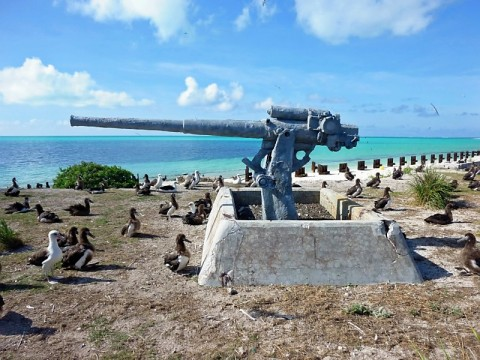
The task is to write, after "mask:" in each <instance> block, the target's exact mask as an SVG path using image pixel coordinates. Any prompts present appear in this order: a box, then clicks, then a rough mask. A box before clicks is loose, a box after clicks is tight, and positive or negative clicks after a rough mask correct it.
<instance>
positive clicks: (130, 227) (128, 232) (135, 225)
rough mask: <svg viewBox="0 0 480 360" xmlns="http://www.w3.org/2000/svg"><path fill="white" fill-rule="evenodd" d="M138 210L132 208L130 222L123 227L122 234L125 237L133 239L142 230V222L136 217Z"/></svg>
mask: <svg viewBox="0 0 480 360" xmlns="http://www.w3.org/2000/svg"><path fill="white" fill-rule="evenodd" d="M137 214H138V213H137V210H136V209H135V208H133V207H132V208H130V218H129V219H128V222H127V223H126V224H125V225H123V227H122V230H121V231H120V232H121V234H122V235H123V236H125V237H132V236H135V235H136V234H137V232H138V231H139V230H140V226H141V224H140V220H138V219H137V218H136V216H135V215H137Z"/></svg>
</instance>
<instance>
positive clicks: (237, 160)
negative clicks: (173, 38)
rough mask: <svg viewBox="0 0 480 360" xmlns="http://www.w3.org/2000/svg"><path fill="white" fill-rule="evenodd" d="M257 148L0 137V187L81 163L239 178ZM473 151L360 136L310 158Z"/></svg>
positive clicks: (334, 163) (438, 142) (232, 143)
mask: <svg viewBox="0 0 480 360" xmlns="http://www.w3.org/2000/svg"><path fill="white" fill-rule="evenodd" d="M260 145H261V140H257V139H238V138H225V137H215V136H101V137H100V136H98V137H97V136H81V137H0V187H7V186H9V185H10V184H11V179H12V177H16V178H17V180H18V181H19V184H20V185H21V186H26V184H27V183H30V184H32V185H33V184H36V183H37V182H41V183H45V182H46V181H49V182H50V183H53V179H54V178H55V177H56V175H57V173H58V171H59V170H60V169H62V168H66V167H68V166H70V165H74V164H78V163H80V162H81V161H93V162H96V163H99V164H103V165H117V166H121V167H122V168H125V169H127V170H130V171H131V172H133V173H134V174H139V175H140V176H143V174H145V173H147V174H149V175H150V176H151V177H152V178H155V177H156V175H157V174H162V175H167V176H168V178H169V179H173V178H174V177H175V176H176V175H180V174H186V173H192V172H193V171H194V170H199V171H200V172H201V173H202V174H203V175H207V176H218V175H220V174H222V175H224V176H232V175H235V174H237V173H239V174H243V172H244V170H245V165H244V164H243V163H242V162H241V160H242V158H243V157H248V158H249V159H252V158H253V156H254V155H255V154H256V153H257V151H258V150H259V148H260ZM472 150H475V151H478V150H480V139H478V138H388V137H370V138H369V137H362V139H361V141H360V142H359V143H358V145H357V147H356V148H353V149H350V150H346V149H342V150H340V151H339V152H330V151H329V150H328V149H327V148H326V147H323V146H317V147H316V148H315V150H314V151H313V152H312V154H311V156H310V157H311V159H312V160H313V161H315V162H316V163H321V164H324V165H329V169H332V170H336V169H338V163H340V162H347V163H349V166H351V167H352V168H356V163H357V161H358V160H366V161H367V165H368V166H371V163H370V161H371V160H372V159H385V160H386V159H387V158H388V157H393V158H398V157H399V156H411V155H418V156H420V155H422V154H425V155H429V154H433V153H436V154H439V153H446V152H453V151H472ZM307 168H309V165H307Z"/></svg>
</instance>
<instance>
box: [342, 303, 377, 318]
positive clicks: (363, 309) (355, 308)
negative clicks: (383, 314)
mask: <svg viewBox="0 0 480 360" xmlns="http://www.w3.org/2000/svg"><path fill="white" fill-rule="evenodd" d="M346 313H347V314H350V315H367V316H370V315H372V314H373V311H372V310H371V309H370V308H369V307H368V306H366V305H363V304H358V303H355V304H352V305H350V306H349V307H348V308H347V309H346Z"/></svg>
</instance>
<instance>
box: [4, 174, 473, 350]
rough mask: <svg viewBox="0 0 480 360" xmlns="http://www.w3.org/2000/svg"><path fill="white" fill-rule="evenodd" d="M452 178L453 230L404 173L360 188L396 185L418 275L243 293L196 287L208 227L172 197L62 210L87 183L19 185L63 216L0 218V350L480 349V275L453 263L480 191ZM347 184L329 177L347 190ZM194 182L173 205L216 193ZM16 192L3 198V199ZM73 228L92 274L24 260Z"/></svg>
mask: <svg viewBox="0 0 480 360" xmlns="http://www.w3.org/2000/svg"><path fill="white" fill-rule="evenodd" d="M447 176H448V177H451V178H456V179H459V180H460V183H461V187H460V189H459V191H457V192H456V196H457V198H456V199H455V200H456V201H457V202H458V203H459V204H461V205H462V207H461V208H460V209H459V210H456V211H455V213H454V223H453V224H451V225H448V226H444V227H442V226H434V225H428V224H425V223H424V222H423V218H424V217H426V216H427V215H429V214H431V213H432V210H429V209H423V208H419V207H418V206H416V205H415V204H414V203H413V202H412V199H411V196H410V195H409V193H408V191H407V186H406V184H407V181H408V180H399V181H394V180H390V179H382V186H381V187H382V189H378V190H377V189H368V190H365V192H364V194H363V197H362V198H360V199H359V200H358V201H359V202H360V203H363V204H365V206H367V207H371V206H372V204H373V200H375V199H376V198H378V197H379V196H380V195H381V194H382V192H383V187H384V186H387V185H388V184H389V182H390V184H391V185H389V186H391V187H392V189H394V191H395V193H394V194H393V196H394V204H393V208H394V210H392V211H389V212H385V215H386V216H387V217H390V218H393V219H396V220H397V221H398V222H399V223H400V225H401V226H402V228H403V230H404V231H405V232H406V234H407V237H408V243H409V246H410V248H411V250H412V255H413V257H414V258H415V260H416V263H417V265H418V267H419V269H420V271H421V272H422V275H423V276H424V277H425V278H426V281H425V282H424V283H422V284H420V285H409V284H397V285H395V284H380V285H371V286H288V287H287V286H267V287H249V286H243V287H237V288H236V289H237V290H238V294H237V295H228V294H227V293H226V290H225V289H223V288H207V287H201V286H199V285H198V284H197V282H196V275H195V274H196V273H197V271H198V266H199V264H200V261H201V252H202V242H203V236H204V231H205V227H206V225H201V226H190V225H185V224H183V223H182V220H181V218H180V217H179V216H177V217H174V218H172V220H171V221H167V220H166V219H165V218H162V217H160V215H158V206H159V203H160V201H161V200H167V199H168V198H169V194H160V193H155V194H153V195H152V196H147V197H137V196H135V195H134V193H133V190H108V191H107V192H106V193H105V194H99V195H91V198H92V199H93V201H94V202H95V203H94V204H92V215H91V216H88V217H83V218H78V217H71V216H69V215H68V213H67V212H66V211H63V210H62V209H63V208H64V207H66V206H68V205H70V204H73V203H77V202H80V201H81V200H82V199H83V198H84V197H85V195H86V193H82V192H79V191H74V190H53V189H38V190H37V189H34V190H22V194H21V195H29V196H30V197H31V204H32V205H34V204H35V203H41V204H42V206H43V207H44V208H45V209H47V210H52V211H55V212H57V213H58V214H59V215H60V217H61V218H62V219H63V223H61V224H40V223H38V222H37V221H36V219H35V213H34V212H30V213H25V214H12V215H4V214H0V218H1V219H5V220H6V221H7V223H8V225H9V226H10V227H11V228H13V229H14V230H15V231H16V232H17V233H18V234H19V235H20V237H21V238H22V240H23V241H24V243H25V244H26V246H25V247H24V248H22V249H21V250H20V251H17V252H13V253H3V254H2V255H1V257H0V262H1V264H2V266H3V270H2V273H1V274H0V293H1V295H2V296H3V298H4V299H5V303H6V305H5V307H4V311H3V313H2V314H0V358H2V359H32V358H36V359H47V358H50V359H239V358H248V359H264V358H269V359H285V358H289V359H349V358H355V359H424V358H428V359H480V355H479V354H480V338H478V332H480V325H479V324H480V312H479V311H478V305H479V303H480V287H479V285H480V277H479V276H468V277H467V276H461V275H460V274H459V271H458V270H456V269H455V267H456V266H458V265H459V264H458V261H457V256H458V253H459V252H460V250H461V247H460V245H458V244H457V243H456V239H457V238H459V237H461V236H462V235H463V234H465V233H466V232H467V231H471V232H473V233H475V234H477V235H478V234H479V232H480V222H479V220H478V214H479V206H480V200H479V199H480V194H479V193H477V192H471V191H469V190H468V189H467V188H466V184H465V183H464V182H463V181H461V176H462V173H460V172H450V173H448V174H447ZM327 181H328V178H327ZM351 184H352V183H351V182H348V181H345V180H341V181H335V182H333V181H332V182H329V186H330V187H331V188H334V189H336V190H338V191H341V192H343V191H344V190H345V189H346V188H347V187H349V186H351ZM200 185H201V187H200V188H199V189H198V190H195V191H182V192H180V193H179V194H178V196H177V199H178V202H179V204H180V206H181V209H180V210H178V211H177V213H176V214H177V215H182V214H185V213H186V212H187V208H186V204H187V203H188V202H189V201H191V200H196V199H198V198H200V197H202V196H203V194H204V193H205V192H206V191H209V190H210V189H211V185H210V183H208V182H201V183H200ZM310 185H311V186H316V187H319V182H317V183H310ZM304 186H305V185H304ZM13 201H15V200H14V199H11V198H7V197H4V196H3V195H2V197H1V198H0V206H1V207H2V208H3V207H5V206H6V205H7V204H10V203H11V202H13ZM131 206H134V207H136V208H137V209H138V210H139V211H140V212H141V213H142V214H143V215H144V216H143V217H141V218H140V219H141V221H142V229H141V235H140V236H138V237H136V238H130V239H128V238H123V237H121V236H120V228H121V226H122V225H123V224H124V223H125V222H126V220H127V218H128V210H129V208H130V207H131ZM72 225H76V226H78V227H83V226H87V227H89V228H90V230H91V231H92V233H93V234H94V235H96V238H95V239H93V241H94V244H95V246H96V248H97V252H96V255H95V257H94V260H93V263H94V265H92V266H90V267H89V268H88V270H87V271H74V270H62V269H57V270H56V275H57V276H60V277H61V279H60V282H59V283H58V284H55V285H52V284H49V283H47V282H46V281H45V280H44V278H43V276H42V274H41V269H39V268H36V267H33V266H29V265H27V258H28V257H29V255H30V254H31V253H32V252H33V251H35V250H37V249H39V248H41V247H44V246H46V245H47V242H48V241H47V234H48V232H49V230H51V229H54V228H58V229H60V230H61V231H66V230H67V229H68V228H69V227H70V226H72ZM180 232H183V233H185V234H186V235H187V238H188V239H190V240H191V241H192V242H193V243H192V244H191V245H189V248H190V249H191V251H192V255H193V257H192V259H191V262H190V266H189V272H188V274H186V275H179V274H175V273H172V272H171V271H170V270H168V269H167V268H166V267H165V266H164V265H163V261H162V258H163V255H164V254H165V253H166V252H168V251H171V250H173V249H174V245H175V244H174V240H175V237H176V235H177V234H178V233H180ZM247 314H248V315H249V316H247ZM475 332H477V336H476V333H475Z"/></svg>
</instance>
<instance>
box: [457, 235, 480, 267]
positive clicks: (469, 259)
mask: <svg viewBox="0 0 480 360" xmlns="http://www.w3.org/2000/svg"><path fill="white" fill-rule="evenodd" d="M464 241H466V242H467V243H466V244H465V247H464V248H463V249H462V251H461V253H460V261H461V262H462V265H463V267H464V269H465V270H466V271H467V272H468V273H471V274H477V275H480V249H479V248H477V247H476V243H477V239H476V238H475V235H473V234H472V233H466V234H465V236H464V237H463V238H461V239H459V240H458V242H459V243H460V242H464Z"/></svg>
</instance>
